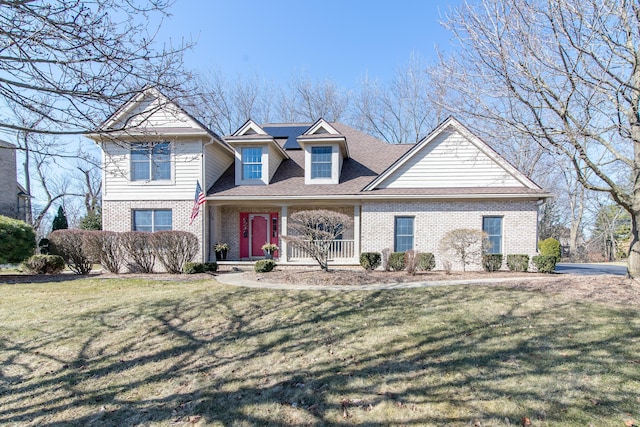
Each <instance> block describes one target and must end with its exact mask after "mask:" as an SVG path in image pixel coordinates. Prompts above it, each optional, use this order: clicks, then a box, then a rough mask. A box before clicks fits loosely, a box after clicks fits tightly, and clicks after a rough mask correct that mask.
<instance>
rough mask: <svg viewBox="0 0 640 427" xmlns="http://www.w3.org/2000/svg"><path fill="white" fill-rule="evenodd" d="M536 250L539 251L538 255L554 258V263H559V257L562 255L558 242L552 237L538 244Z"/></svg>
mask: <svg viewBox="0 0 640 427" xmlns="http://www.w3.org/2000/svg"><path fill="white" fill-rule="evenodd" d="M538 249H540V255H542V256H553V257H555V258H556V262H558V261H560V257H561V254H562V252H561V248H560V242H558V241H557V240H556V239H554V238H553V237H549V238H548V239H545V240H541V241H540V242H538Z"/></svg>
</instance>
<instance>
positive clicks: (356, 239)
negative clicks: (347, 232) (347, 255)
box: [353, 205, 360, 260]
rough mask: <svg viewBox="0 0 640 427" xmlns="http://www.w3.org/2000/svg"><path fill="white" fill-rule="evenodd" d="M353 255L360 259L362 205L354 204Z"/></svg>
mask: <svg viewBox="0 0 640 427" xmlns="http://www.w3.org/2000/svg"><path fill="white" fill-rule="evenodd" d="M353 252H354V254H353V256H354V257H355V259H356V260H359V259H360V205H354V206H353Z"/></svg>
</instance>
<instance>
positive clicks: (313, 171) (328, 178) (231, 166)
mask: <svg viewBox="0 0 640 427" xmlns="http://www.w3.org/2000/svg"><path fill="white" fill-rule="evenodd" d="M122 127H126V128H127V131H126V132H121V131H114V129H118V128H122ZM101 131H102V132H108V134H107V135H108V136H107V135H105V134H104V133H100V134H96V135H93V136H92V139H94V140H95V141H96V142H97V143H99V144H100V145H101V147H102V149H103V165H104V172H103V174H104V175H103V182H104V187H103V188H104V192H103V203H102V209H103V229H105V230H114V231H129V230H141V231H156V230H166V229H173V230H187V231H191V232H193V233H195V234H196V235H197V236H198V237H199V238H200V242H201V252H200V258H201V259H202V260H211V259H215V254H214V250H213V248H214V246H215V244H216V243H218V242H224V243H228V244H229V246H230V251H229V255H228V259H229V260H238V261H239V260H251V259H258V258H262V257H263V252H262V250H261V249H260V247H261V246H262V245H263V244H264V243H265V242H271V243H275V244H277V245H278V246H279V247H280V250H279V251H278V252H277V253H276V254H275V255H276V257H277V258H279V263H280V264H285V263H302V262H308V261H309V259H307V258H306V255H305V254H304V253H303V252H301V251H300V250H299V249H297V248H294V247H292V246H291V245H288V244H287V242H286V240H284V239H282V236H283V235H287V233H288V226H287V223H288V220H289V218H290V216H291V215H292V214H293V213H295V212H297V211H300V210H306V209H317V208H324V209H331V210H335V211H339V212H343V213H345V214H347V215H349V216H350V217H352V218H353V224H354V226H353V227H352V228H351V229H349V230H348V231H347V232H346V233H345V234H344V235H343V236H341V237H342V238H341V239H340V240H338V241H336V242H335V243H334V245H333V247H332V251H331V257H332V259H333V260H334V264H357V263H358V258H359V254H360V253H361V252H368V251H381V250H382V249H384V248H389V249H391V250H392V251H405V250H408V249H415V250H417V251H420V252H433V253H435V255H436V260H437V261H438V265H439V266H440V265H441V261H442V257H441V256H440V253H439V249H438V244H439V241H440V239H441V238H442V236H443V235H444V234H445V233H446V232H447V231H449V230H452V229H455V228H472V229H484V230H485V231H487V233H488V234H489V237H490V239H491V241H492V243H493V247H492V251H493V252H496V253H503V254H505V255H506V254H516V253H517V254H529V255H535V253H536V242H537V216H538V206H539V204H540V203H543V202H544V199H545V198H547V197H550V194H549V193H547V192H545V191H544V190H542V189H541V188H540V187H539V186H538V185H536V184H535V183H534V182H532V181H531V180H530V179H528V178H527V177H526V176H524V175H523V174H522V173H520V172H519V171H517V170H516V169H515V168H514V167H513V166H511V165H510V164H509V163H508V162H506V161H505V160H504V159H503V158H502V157H500V156H499V155H498V154H497V153H496V152H495V151H493V150H492V149H491V148H490V147H489V146H488V145H486V144H485V143H484V142H483V141H481V140H480V139H479V138H477V137H476V136H475V135H473V134H472V133H471V132H470V131H469V130H468V129H467V128H465V127H464V126H463V125H462V124H461V123H459V122H458V121H457V120H455V119H454V118H449V119H447V120H445V121H444V122H443V123H441V124H440V125H439V126H438V127H437V128H436V129H434V130H433V131H432V132H431V134H429V135H428V136H427V137H425V138H424V139H423V140H421V141H419V142H418V143H415V144H399V145H390V144H387V143H385V142H383V141H380V140H378V139H376V138H374V137H372V136H369V135H366V134H364V133H362V132H359V131H357V130H355V129H353V128H351V127H349V126H346V125H344V124H340V123H328V122H326V121H324V120H322V119H320V120H318V121H317V122H315V123H296V124H264V125H261V126H260V125H258V124H256V123H254V122H253V121H251V120H249V121H247V122H246V123H245V124H244V125H243V126H242V127H241V128H240V129H238V130H237V131H236V132H235V133H234V134H233V135H230V136H227V137H225V138H221V137H219V136H218V135H216V134H215V133H213V132H211V131H210V130H208V129H207V128H206V127H205V126H203V125H202V124H201V123H199V122H198V121H197V120H195V119H194V118H193V117H191V116H190V115H189V114H188V113H186V112H185V111H184V110H182V109H181V108H180V107H178V106H177V105H175V104H174V103H172V102H170V101H169V100H168V99H167V98H165V97H164V96H163V95H161V94H159V93H158V92H156V91H153V90H146V91H144V92H142V93H140V94H139V95H138V96H137V97H135V98H134V99H132V100H131V101H130V102H129V103H127V104H126V105H125V106H123V107H122V108H121V109H120V110H119V111H117V112H116V113H115V114H114V115H113V116H112V117H111V118H109V119H108V120H107V121H106V122H105V123H104V125H103V126H102V129H101ZM197 181H199V182H200V183H202V187H203V188H204V189H206V203H205V204H204V205H202V208H201V213H200V215H199V216H198V218H197V219H196V220H195V221H193V223H191V224H190V214H191V209H192V207H193V202H194V190H195V187H196V182H197Z"/></svg>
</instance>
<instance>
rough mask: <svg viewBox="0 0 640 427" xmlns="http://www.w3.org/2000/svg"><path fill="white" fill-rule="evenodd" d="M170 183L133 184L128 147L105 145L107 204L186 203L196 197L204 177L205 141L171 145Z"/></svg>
mask: <svg viewBox="0 0 640 427" xmlns="http://www.w3.org/2000/svg"><path fill="white" fill-rule="evenodd" d="M170 146H171V180H169V181H131V180H130V171H131V150H130V148H128V147H127V146H126V144H116V143H113V142H107V143H103V146H102V147H103V150H104V152H103V159H104V172H103V173H104V175H103V176H104V180H103V186H104V188H103V195H102V197H103V199H104V200H149V199H153V200H184V199H190V198H192V197H193V194H192V193H193V191H194V189H195V183H196V181H197V180H199V179H201V176H202V169H201V168H202V141H201V140H200V139H189V140H180V141H170Z"/></svg>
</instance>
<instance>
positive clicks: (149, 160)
mask: <svg viewBox="0 0 640 427" xmlns="http://www.w3.org/2000/svg"><path fill="white" fill-rule="evenodd" d="M170 179H171V149H170V147H169V143H168V142H159V143H136V144H132V145H131V180H132V181H161V180H165V181H166V180H170Z"/></svg>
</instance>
